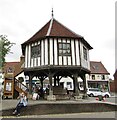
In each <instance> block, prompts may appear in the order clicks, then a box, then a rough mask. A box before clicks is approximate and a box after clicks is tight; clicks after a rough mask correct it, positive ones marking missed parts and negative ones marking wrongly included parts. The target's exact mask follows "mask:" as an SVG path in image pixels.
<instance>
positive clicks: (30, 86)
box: [28, 75, 33, 98]
mask: <svg viewBox="0 0 117 120" xmlns="http://www.w3.org/2000/svg"><path fill="white" fill-rule="evenodd" d="M32 78H33V76H32V75H29V94H28V97H29V98H31V97H32Z"/></svg>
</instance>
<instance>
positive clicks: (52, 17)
mask: <svg viewBox="0 0 117 120" xmlns="http://www.w3.org/2000/svg"><path fill="white" fill-rule="evenodd" d="M53 17H54V14H53V8H52V18H53Z"/></svg>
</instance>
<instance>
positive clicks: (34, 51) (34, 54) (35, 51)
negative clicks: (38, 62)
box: [31, 44, 41, 58]
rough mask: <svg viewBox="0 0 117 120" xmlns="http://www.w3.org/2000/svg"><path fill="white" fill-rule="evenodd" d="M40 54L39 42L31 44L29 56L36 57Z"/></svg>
mask: <svg viewBox="0 0 117 120" xmlns="http://www.w3.org/2000/svg"><path fill="white" fill-rule="evenodd" d="M40 56H41V46H40V44H38V45H34V46H31V58H37V57H40Z"/></svg>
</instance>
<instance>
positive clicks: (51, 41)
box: [49, 39, 53, 65]
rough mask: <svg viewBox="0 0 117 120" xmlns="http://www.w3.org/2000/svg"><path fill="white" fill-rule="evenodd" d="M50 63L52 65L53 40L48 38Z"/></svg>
mask: <svg viewBox="0 0 117 120" xmlns="http://www.w3.org/2000/svg"><path fill="white" fill-rule="evenodd" d="M49 42H50V65H53V40H52V39H50V40H49Z"/></svg>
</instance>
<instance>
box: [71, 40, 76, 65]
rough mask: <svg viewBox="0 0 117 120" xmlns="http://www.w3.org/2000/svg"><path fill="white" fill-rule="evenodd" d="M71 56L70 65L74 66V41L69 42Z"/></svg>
mask: <svg viewBox="0 0 117 120" xmlns="http://www.w3.org/2000/svg"><path fill="white" fill-rule="evenodd" d="M71 54H72V64H73V65H75V52H74V41H73V40H71Z"/></svg>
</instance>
